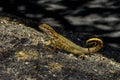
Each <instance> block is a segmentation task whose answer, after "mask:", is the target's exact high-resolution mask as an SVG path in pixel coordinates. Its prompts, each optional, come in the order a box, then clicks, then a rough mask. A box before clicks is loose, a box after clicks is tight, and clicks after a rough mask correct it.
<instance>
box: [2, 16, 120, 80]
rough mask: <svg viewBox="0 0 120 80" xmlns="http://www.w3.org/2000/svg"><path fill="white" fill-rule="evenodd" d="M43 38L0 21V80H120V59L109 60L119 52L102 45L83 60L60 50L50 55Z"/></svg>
mask: <svg viewBox="0 0 120 80" xmlns="http://www.w3.org/2000/svg"><path fill="white" fill-rule="evenodd" d="M44 38H45V35H44V34H43V33H41V32H39V31H37V30H35V29H33V28H30V27H28V26H26V25H25V24H24V23H20V22H19V21H17V20H16V19H9V18H7V17H0V80H17V79H18V80H24V79H26V80H120V63H119V61H120V60H119V59H120V57H119V56H118V57H117V61H116V60H114V58H113V59H112V58H111V57H110V56H111V53H112V54H114V55H117V53H119V51H120V50H117V49H114V48H112V47H107V46H106V45H104V47H103V49H102V50H100V51H99V52H98V53H95V54H93V55H86V58H85V59H84V60H82V59H80V58H78V57H76V56H74V55H70V54H68V52H63V51H62V50H57V51H56V52H53V50H52V48H51V47H50V46H44V45H43V44H42V40H43V39H44ZM106 47H107V48H106ZM106 49H107V50H106ZM103 54H109V55H108V56H109V57H108V56H103Z"/></svg>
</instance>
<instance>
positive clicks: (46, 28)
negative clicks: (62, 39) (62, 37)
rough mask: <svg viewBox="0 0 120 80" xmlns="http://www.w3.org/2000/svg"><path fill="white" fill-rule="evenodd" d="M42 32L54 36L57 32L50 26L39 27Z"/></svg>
mask: <svg viewBox="0 0 120 80" xmlns="http://www.w3.org/2000/svg"><path fill="white" fill-rule="evenodd" d="M39 28H40V30H42V31H43V32H44V33H46V34H47V35H53V34H55V33H56V32H55V30H54V29H53V28H52V27H51V26H49V25H48V24H41V25H40V26H39Z"/></svg>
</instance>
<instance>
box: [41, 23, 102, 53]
mask: <svg viewBox="0 0 120 80" xmlns="http://www.w3.org/2000/svg"><path fill="white" fill-rule="evenodd" d="M39 28H40V30H41V31H42V32H43V33H45V34H46V35H47V37H48V38H49V41H47V42H48V43H49V44H47V45H52V47H53V49H54V50H56V48H59V49H63V50H65V51H67V52H70V53H72V54H74V55H85V54H88V53H95V52H97V51H98V50H100V49H101V48H102V47H103V41H102V40H101V39H100V38H90V39H88V40H87V41H86V45H91V44H94V45H93V47H91V48H85V47H81V46H79V45H77V44H75V43H73V42H72V41H70V40H69V39H67V38H65V37H64V36H62V35H60V34H58V33H57V32H56V31H55V30H54V29H53V28H52V27H51V26H50V25H48V24H45V23H43V24H41V25H39Z"/></svg>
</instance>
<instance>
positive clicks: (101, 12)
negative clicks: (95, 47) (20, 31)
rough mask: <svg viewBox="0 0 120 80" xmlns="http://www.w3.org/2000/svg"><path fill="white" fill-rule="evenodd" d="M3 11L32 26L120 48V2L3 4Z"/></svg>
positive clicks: (0, 0) (11, 0)
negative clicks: (55, 28) (96, 39)
mask: <svg viewBox="0 0 120 80" xmlns="http://www.w3.org/2000/svg"><path fill="white" fill-rule="evenodd" d="M0 11H1V13H2V14H3V12H4V13H7V14H12V15H15V16H17V17H20V18H24V19H26V20H32V21H31V23H33V22H36V23H37V22H38V23H39V22H40V23H48V24H50V25H52V26H62V27H64V29H65V30H66V31H67V30H68V31H73V32H79V33H92V34H95V35H98V36H100V37H101V38H103V40H104V42H105V43H108V44H109V45H110V46H114V47H117V48H119V47H120V42H119V40H120V0H0ZM32 27H34V26H32ZM34 28H37V26H35V27H34Z"/></svg>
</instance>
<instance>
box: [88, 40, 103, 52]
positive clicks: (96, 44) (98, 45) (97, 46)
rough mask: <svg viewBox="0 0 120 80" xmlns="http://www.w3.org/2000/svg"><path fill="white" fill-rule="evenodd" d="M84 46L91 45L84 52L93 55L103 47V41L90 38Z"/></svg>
mask: <svg viewBox="0 0 120 80" xmlns="http://www.w3.org/2000/svg"><path fill="white" fill-rule="evenodd" d="M86 45H93V47H90V48H88V49H87V50H86V52H87V53H94V52H97V51H98V50H100V49H101V48H102V47H103V41H102V40H101V39H99V38H90V39H88V40H87V41H86Z"/></svg>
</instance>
